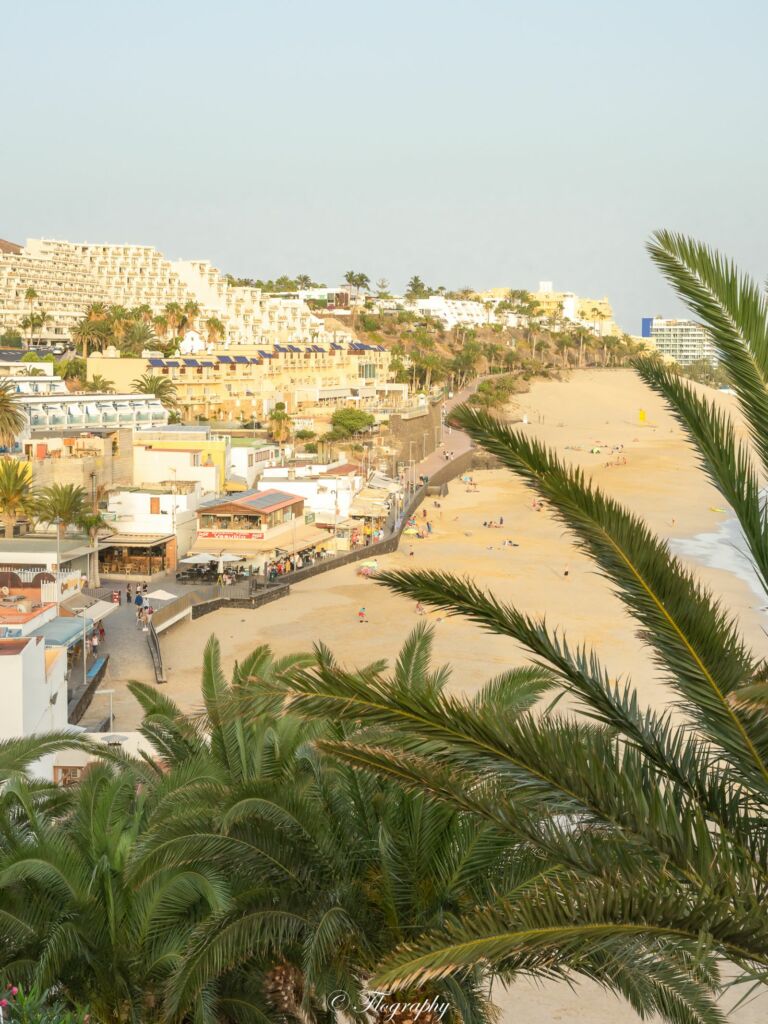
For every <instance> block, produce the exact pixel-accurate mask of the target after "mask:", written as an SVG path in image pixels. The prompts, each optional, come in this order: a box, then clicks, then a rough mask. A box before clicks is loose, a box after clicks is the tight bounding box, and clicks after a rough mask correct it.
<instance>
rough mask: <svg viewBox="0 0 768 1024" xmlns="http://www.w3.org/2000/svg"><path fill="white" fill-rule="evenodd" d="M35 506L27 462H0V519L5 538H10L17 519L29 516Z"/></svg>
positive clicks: (15, 460) (30, 472)
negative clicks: (0, 519)
mask: <svg viewBox="0 0 768 1024" xmlns="http://www.w3.org/2000/svg"><path fill="white" fill-rule="evenodd" d="M34 506H35V491H34V488H33V487H32V471H31V467H30V465H29V463H28V462H20V461H18V460H17V459H2V460H1V461H0V518H2V521H3V524H4V527H5V533H4V535H5V537H12V536H13V530H14V527H15V526H16V523H17V522H18V521H19V518H20V517H21V516H24V515H30V514H31V513H32V512H33V510H34Z"/></svg>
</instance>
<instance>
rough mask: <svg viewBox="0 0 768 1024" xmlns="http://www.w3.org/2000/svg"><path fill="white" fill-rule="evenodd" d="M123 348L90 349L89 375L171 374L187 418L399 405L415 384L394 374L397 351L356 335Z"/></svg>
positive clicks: (117, 379) (117, 378)
mask: <svg viewBox="0 0 768 1024" xmlns="http://www.w3.org/2000/svg"><path fill="white" fill-rule="evenodd" d="M118 355H119V354H118V353H116V352H115V353H111V352H110V351H109V350H107V352H105V353H97V354H94V355H92V356H89V357H88V378H89V379H93V377H94V376H96V375H102V376H104V377H106V378H107V379H109V380H112V381H113V382H114V384H115V386H116V387H118V388H126V389H127V388H128V387H129V386H130V383H131V382H132V381H133V380H135V379H136V378H137V377H138V376H140V375H141V374H144V373H148V374H150V375H151V376H157V377H164V378H167V379H168V380H170V381H171V382H172V383H173V384H174V386H175V388H176V396H177V402H178V405H179V408H180V410H181V415H182V418H183V419H184V420H185V421H186V422H195V421H196V420H199V419H203V420H227V421H232V420H239V421H242V422H248V421H249V420H251V419H257V420H260V419H264V418H266V417H267V416H268V415H269V413H270V411H271V410H272V409H274V408H275V406H276V405H277V403H278V402H282V403H284V405H285V407H286V409H287V410H288V412H290V413H294V412H297V411H299V410H302V409H315V408H316V409H323V408H329V407H330V408H334V407H338V406H344V405H355V406H356V407H358V408H363V409H365V408H376V407H377V406H378V405H381V404H386V405H387V406H388V407H389V406H393V407H399V406H400V405H403V404H405V403H406V401H407V396H408V387H407V385H405V384H394V383H393V382H392V380H391V376H392V374H391V370H390V360H391V357H390V353H389V351H388V350H387V349H386V348H384V346H382V345H367V344H364V343H363V342H358V341H354V340H353V341H350V342H345V343H344V344H341V343H338V342H330V343H329V344H328V345H325V346H324V345H315V344H313V345H294V344H287V345H282V344H275V345H272V346H269V347H259V348H252V347H249V346H244V345H241V346H238V348H237V351H236V352H235V351H234V350H233V349H226V350H225V349H222V348H218V349H216V350H215V351H212V352H210V353H201V354H198V355H197V356H177V357H173V358H168V359H165V358H161V357H159V356H158V357H153V356H150V357H148V358H118Z"/></svg>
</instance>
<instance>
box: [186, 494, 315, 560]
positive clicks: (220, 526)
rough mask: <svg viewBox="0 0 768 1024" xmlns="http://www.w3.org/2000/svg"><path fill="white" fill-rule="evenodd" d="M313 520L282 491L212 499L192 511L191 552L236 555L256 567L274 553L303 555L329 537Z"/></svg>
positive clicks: (297, 500)
mask: <svg viewBox="0 0 768 1024" xmlns="http://www.w3.org/2000/svg"><path fill="white" fill-rule="evenodd" d="M313 518H314V517H313V516H312V515H311V513H310V514H306V515H305V513H304V499H303V498H301V497H299V496H298V495H296V494H289V493H288V492H287V491H280V490H276V489H269V490H266V491H246V492H245V493H243V494H239V495H237V496H236V497H234V496H233V497H230V498H227V499H224V500H222V499H220V498H218V499H214V500H212V501H208V502H205V503H203V504H202V505H200V507H199V508H198V510H197V526H198V529H197V538H196V540H195V543H194V544H193V545H192V552H193V553H197V552H206V553H209V554H212V555H222V554H225V553H226V554H234V555H240V556H241V557H242V558H243V559H244V560H245V561H246V562H247V563H248V564H249V565H251V566H252V567H254V568H256V569H258V568H260V567H261V566H262V565H264V564H265V562H267V561H269V560H270V559H272V558H274V557H276V556H277V555H278V554H283V555H295V554H302V553H304V554H306V553H308V552H312V551H316V550H317V549H318V548H319V547H320V546H323V545H325V544H327V543H328V542H329V540H331V539H332V538H331V537H330V535H329V534H328V531H327V530H322V529H320V528H318V527H317V526H315V525H314V524H313V522H312V520H313ZM307 520H309V522H308V521H307Z"/></svg>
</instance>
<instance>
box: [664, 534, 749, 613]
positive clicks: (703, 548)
mask: <svg viewBox="0 0 768 1024" xmlns="http://www.w3.org/2000/svg"><path fill="white" fill-rule="evenodd" d="M669 546H670V548H671V549H672V551H673V553H674V554H676V555H681V556H683V557H684V558H690V559H691V560H692V561H695V562H698V563H699V564H700V565H706V566H708V567H709V568H711V569H724V570H725V571H726V572H730V573H732V574H733V575H734V576H736V577H738V579H740V580H743V581H744V583H746V584H747V586H749V587H750V589H751V590H752V592H753V593H754V594H755V595H756V596H757V597H759V598H760V600H761V603H763V602H766V603H768V595H766V593H765V591H764V590H763V588H762V586H761V584H760V580H759V578H758V576H757V573H756V572H755V571H754V569H753V568H752V564H751V561H750V555H749V548H748V547H747V542H746V541H745V539H744V534H743V532H742V529H741V526H740V525H739V522H738V520H737V519H736V517H735V516H733V515H732V516H729V518H728V519H726V520H724V521H723V522H722V523H721V524H720V526H719V527H718V528H717V530H715V531H714V532H713V533H699V534H696V536H694V537H686V538H673V539H671V540H670V541H669Z"/></svg>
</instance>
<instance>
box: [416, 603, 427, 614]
mask: <svg viewBox="0 0 768 1024" xmlns="http://www.w3.org/2000/svg"><path fill="white" fill-rule="evenodd" d="M416 614H417V615H424V614H426V613H425V611H424V605H423V604H422V603H421V601H417V602H416Z"/></svg>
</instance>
